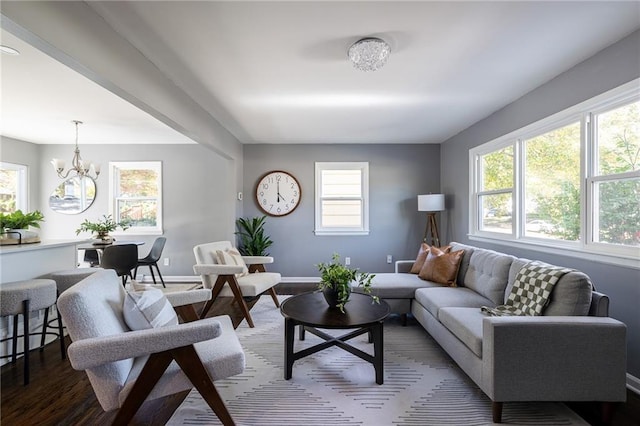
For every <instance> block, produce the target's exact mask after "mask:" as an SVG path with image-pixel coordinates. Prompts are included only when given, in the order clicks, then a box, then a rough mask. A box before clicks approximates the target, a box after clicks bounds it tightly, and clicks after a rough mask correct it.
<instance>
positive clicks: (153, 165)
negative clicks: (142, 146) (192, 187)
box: [109, 161, 163, 235]
mask: <svg viewBox="0 0 640 426" xmlns="http://www.w3.org/2000/svg"><path fill="white" fill-rule="evenodd" d="M120 169H125V170H126V169H129V170H131V169H148V170H154V171H155V172H157V174H158V196H157V197H144V199H154V200H156V201H157V211H156V226H132V227H130V228H128V229H127V230H125V231H123V230H122V229H118V230H117V231H114V232H112V234H114V235H119V234H120V235H122V234H133V235H162V234H163V228H162V223H163V220H162V213H163V207H162V161H110V162H109V214H111V215H112V216H113V218H114V220H115V221H116V222H119V219H120V218H119V216H118V214H117V211H118V208H117V205H118V201H119V200H120V199H127V200H130V199H131V198H120V197H118V196H117V194H116V190H117V188H119V173H118V171H119V170H120ZM135 199H138V198H135ZM140 199H142V198H140Z"/></svg>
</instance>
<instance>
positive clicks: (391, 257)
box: [387, 254, 393, 263]
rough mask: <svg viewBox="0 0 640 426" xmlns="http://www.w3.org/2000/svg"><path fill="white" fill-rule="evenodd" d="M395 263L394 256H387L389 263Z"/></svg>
mask: <svg viewBox="0 0 640 426" xmlns="http://www.w3.org/2000/svg"><path fill="white" fill-rule="evenodd" d="M391 262H393V256H391V255H390V254H388V255H387V263H391Z"/></svg>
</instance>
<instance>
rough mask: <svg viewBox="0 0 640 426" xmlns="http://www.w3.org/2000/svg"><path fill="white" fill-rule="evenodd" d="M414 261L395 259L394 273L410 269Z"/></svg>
mask: <svg viewBox="0 0 640 426" xmlns="http://www.w3.org/2000/svg"><path fill="white" fill-rule="evenodd" d="M414 263H416V261H415V260H396V271H395V272H396V274H398V273H401V272H402V273H407V272H409V271H411V267H412V266H413V264H414Z"/></svg>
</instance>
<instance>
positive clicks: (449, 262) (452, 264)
mask: <svg viewBox="0 0 640 426" xmlns="http://www.w3.org/2000/svg"><path fill="white" fill-rule="evenodd" d="M463 255H464V251H463V250H459V251H455V252H451V253H447V252H444V251H442V250H440V249H439V248H437V247H430V248H429V253H428V254H427V258H426V260H425V261H424V265H422V269H421V270H420V273H419V274H418V276H419V277H420V278H422V279H423V280H427V281H433V282H436V283H439V284H445V285H448V286H450V287H455V286H456V279H457V277H458V269H460V261H461V260H462V256H463Z"/></svg>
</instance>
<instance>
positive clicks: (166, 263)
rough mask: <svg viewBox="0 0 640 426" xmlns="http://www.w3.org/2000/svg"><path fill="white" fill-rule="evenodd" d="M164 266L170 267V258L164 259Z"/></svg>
mask: <svg viewBox="0 0 640 426" xmlns="http://www.w3.org/2000/svg"><path fill="white" fill-rule="evenodd" d="M164 266H169V258H168V257H165V258H164Z"/></svg>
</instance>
